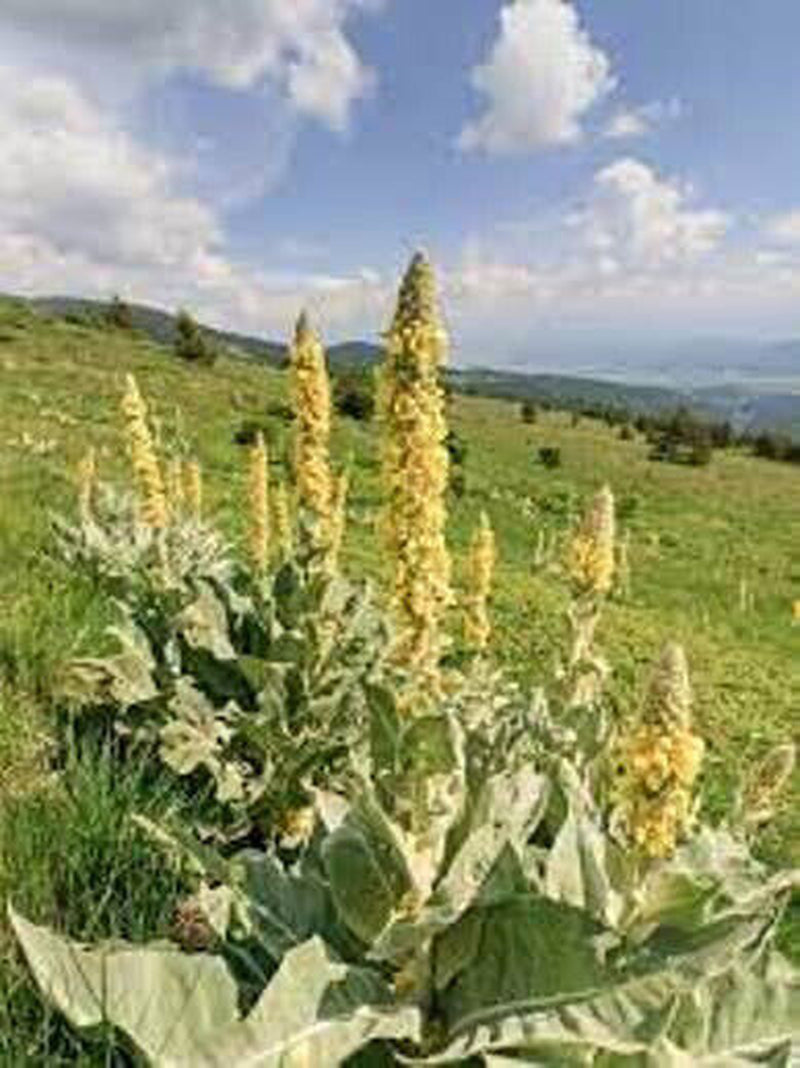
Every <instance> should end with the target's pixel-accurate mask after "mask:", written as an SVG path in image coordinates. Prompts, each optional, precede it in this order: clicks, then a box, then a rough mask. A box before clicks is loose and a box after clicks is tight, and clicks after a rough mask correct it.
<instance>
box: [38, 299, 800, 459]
mask: <svg viewBox="0 0 800 1068" xmlns="http://www.w3.org/2000/svg"><path fill="white" fill-rule="evenodd" d="M26 303H28V304H29V305H30V306H31V307H33V308H34V309H35V310H37V311H39V312H42V313H44V314H48V315H55V316H67V317H73V316H79V317H86V318H90V319H91V318H94V319H97V318H99V317H100V316H102V314H103V313H104V311H105V309H106V308H107V304H106V303H104V302H102V301H98V300H88V299H82V298H77V297H59V296H56V297H37V298H33V299H29V300H27V301H26ZM129 307H130V309H131V315H132V319H133V324H134V326H135V327H136V328H137V329H138V330H141V331H142V332H143V333H144V334H146V335H147V336H148V337H150V338H152V339H153V341H156V342H158V343H160V344H165V345H169V344H170V343H171V342H172V340H173V338H174V336H175V316H174V315H172V314H170V313H169V312H166V311H163V310H161V309H159V308H153V307H150V306H148V305H144V304H130V305H129ZM203 329H204V330H205V331H206V332H207V333H208V334H209V335H210V336H211V337H212V338H214V339H215V340H216V341H217V342H219V343H220V344H221V345H222V346H224V347H225V348H227V349H228V351H229V352H231V353H232V354H234V355H238V356H240V357H242V358H243V359H252V360H262V361H263V362H264V363H267V364H269V365H271V366H273V367H283V366H285V364H286V360H287V357H288V348H287V346H286V345H285V344H283V343H281V342H276V341H269V340H265V339H262V338H257V337H252V336H250V335H247V334H239V333H236V332H235V331H229V330H217V329H214V328H213V327H208V326H203ZM381 358H382V350H381V348H380V346H378V345H375V344H372V343H371V342H367V341H359V340H354V341H345V342H341V343H339V344H336V345H332V346H330V348H329V349H328V360H329V363H330V366H331V368H332V370H333V371H334V372H337V371H360V370H365V369H367V368H369V367H373V366H374V365H375V364H377V363H378V362H379V361H380V360H381ZM537 362H538V361H537ZM540 366H541V364H540ZM449 379H450V382H451V384H452V386H453V388H454V389H455V390H457V391H458V392H463V393H472V394H478V395H482V396H490V397H498V398H504V399H508V400H518V401H523V400H531V401H540V402H549V403H551V404H553V405H555V406H558V405H563V406H565V407H574V406H576V405H578V406H580V405H584V404H585V405H595V406H596V405H601V406H613V407H618V408H627V409H629V410H630V411H631V412H633V413H644V414H651V413H655V412H661V411H669V410H671V409H675V408H677V407H679V406H686V407H688V408H691V409H693V410H694V411H696V412H697V413H698V414H701V415H706V416H713V417H715V418H717V419H728V420H730V421H731V422H732V423H733V425H734V426H735V427H736V428H737V430H763V429H779V430H784V431H787V432H788V433H791V434H793V435H795V436H797V437H798V438H800V341H796V340H790V341H783V342H773V343H768V344H759V343H758V342H749V341H742V340H737V339H725V338H699V339H695V340H689V341H686V342H685V343H682V344H679V345H676V346H674V347H672V348H667V347H664V346H662V347H660V348H659V347H658V346H653V347H652V348H651V349H647V350H646V351H645V350H644V349H643V350H642V351H641V352H640V353H638V354H636V355H635V356H634V355H633V354H631V355H628V356H617V357H616V358H614V359H612V357H611V354H610V353H603V352H602V351H598V352H597V354H596V358H595V359H594V360H593V361H592V363H591V365H590V366H586V367H585V368H584V369H582V370H581V371H579V372H578V373H577V374H575V373H573V374H570V375H564V374H560V373H555V372H547V373H545V372H539V371H536V370H534V369H533V368H531V369H530V370H503V369H495V368H488V367H469V368H454V369H452V370H451V371H450V372H449Z"/></svg>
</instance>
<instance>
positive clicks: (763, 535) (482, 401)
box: [0, 302, 800, 851]
mask: <svg viewBox="0 0 800 1068" xmlns="http://www.w3.org/2000/svg"><path fill="white" fill-rule="evenodd" d="M127 372H134V373H135V374H136V375H137V378H138V380H139V382H140V385H141V388H142V390H143V392H144V393H145V394H146V395H147V396H148V398H150V399H151V401H152V404H153V408H154V410H155V413H156V415H157V416H158V418H159V420H160V422H161V427H162V438H163V441H164V445H165V447H168V446H169V444H170V442H171V441H173V440H177V438H178V435H179V433H180V434H181V435H183V436H184V437H185V438H187V439H188V444H189V446H190V447H191V449H192V451H194V452H196V453H197V455H198V456H199V457H200V459H201V461H202V464H203V468H204V471H205V474H206V499H207V506H208V510H209V512H210V513H211V514H213V515H214V516H216V517H217V519H218V521H219V523H220V524H221V526H222V527H223V528H224V529H225V530H226V531H227V532H229V533H230V534H231V536H233V537H234V538H237V537H239V536H240V534H241V531H242V525H243V515H242V512H243V506H242V501H243V498H244V471H245V463H244V459H245V458H244V456H243V455H242V450H241V448H240V447H238V446H237V445H236V444H235V443H234V434H235V432H236V429H237V427H239V425H240V424H241V423H242V422H243V421H245V420H252V419H256V420H259V421H262V422H264V423H265V425H266V426H267V429H268V432H269V434H270V437H271V439H272V449H271V455H272V457H273V463H274V465H275V468H276V469H280V468H281V467H283V466H284V464H285V457H286V455H287V453H288V447H289V437H288V435H289V432H290V431H289V429H288V427H287V426H286V424H285V423H283V422H282V421H281V420H280V418H279V417H278V416H277V415H270V414H268V410H267V409H268V405H269V404H270V402H272V401H276V400H281V399H282V398H283V397H284V391H285V376H284V375H282V374H280V373H279V372H277V371H275V370H274V369H272V368H270V367H269V366H265V365H264V364H261V363H259V364H257V363H254V362H250V361H244V360H232V359H228V358H223V359H221V360H220V361H219V362H218V364H217V365H216V366H215V367H214V368H212V369H204V368H193V367H188V366H186V365H183V364H181V363H180V362H178V361H176V360H175V359H174V358H173V357H172V356H171V355H170V353H169V352H168V351H165V350H164V349H163V348H162V347H160V346H158V345H156V344H154V343H153V342H152V341H151V340H149V339H147V338H145V337H131V336H128V335H125V334H124V333H120V332H114V331H101V330H97V329H93V328H88V327H83V326H79V325H75V324H71V323H67V322H53V321H46V320H43V319H41V318H40V317H38V316H36V315H34V314H33V313H32V311H31V310H30V309H29V308H26V307H25V306H24V305H21V304H8V303H5V304H3V303H2V302H0V427H2V433H1V434H0V495H1V496H0V499H2V501H3V507H2V509H0V782H1V783H3V788H4V789H9V788H11V787H12V786H13V784H17V785H19V784H24V781H25V779H26V776H28V775H29V774H31V767H32V766H35V761H34V764H33V765H32V764H31V762H30V760H31V756H30V754H31V752H32V751H34V750H35V746H36V740H37V736H38V732H39V729H40V726H41V724H42V723H43V722H45V721H46V720H45V719H44V718H43V717H46V715H47V712H48V709H49V703H48V693H49V692H50V689H51V687H52V684H53V681H54V679H55V677H56V674H57V671H58V666H59V664H60V662H61V661H62V660H63V658H64V657H65V656H67V655H73V654H76V653H78V652H93V651H95V650H96V648H97V645H98V642H99V641H100V640H101V633H102V630H103V626H104V625H105V623H106V622H107V619H108V615H107V606H106V605H105V603H104V602H99V601H98V600H97V598H96V595H95V592H94V590H93V589H92V588H91V587H90V586H88V585H87V584H86V583H85V582H83V581H82V580H81V579H80V578H77V577H75V576H73V575H71V574H70V573H69V572H68V571H67V570H66V569H65V568H64V567H63V566H62V565H61V564H60V563H59V562H58V561H57V560H54V559H53V558H52V554H51V549H52V544H51V540H50V536H49V531H48V523H49V514H50V512H51V511H52V510H54V509H57V510H69V509H70V508H71V507H72V500H73V495H74V491H73V483H72V472H73V471H74V468H75V465H76V463H77V461H78V459H79V457H80V456H81V455H82V454H83V453H84V452H85V450H86V448H87V447H88V446H89V445H90V444H91V445H94V446H96V447H97V449H98V451H99V457H100V464H101V470H102V473H103V475H104V476H106V477H125V472H126V470H127V463H126V459H125V455H124V449H123V445H122V441H121V436H120V421H119V416H118V408H119V399H120V396H121V392H122V388H123V382H124V375H125V373H127ZM178 408H179V409H180V413H181V419H180V423H179V424H176V422H175V413H176V409H178ZM451 419H452V423H453V426H454V427H455V429H456V430H457V432H458V434H459V435H461V437H462V438H463V439H464V441H465V442H466V445H467V448H468V455H467V460H466V480H467V481H466V486H467V491H466V494H465V495H464V496H463V497H462V498H460V499H457V500H454V501H453V507H452V515H451V523H450V540H451V543H452V546H453V550H454V552H455V553H456V554H457V555H459V554H461V553H462V552H463V549H464V546H465V545H466V542H467V539H468V537H469V534H470V531H471V529H472V527H473V525H474V523H475V522H476V520H477V517H478V515H479V513H480V511H481V510H483V509H485V510H486V511H487V512H488V513H489V515H490V517H491V519H492V522H493V524H494V526H495V528H496V530H497V533H498V541H499V549H500V560H501V562H500V567H499V574H498V582H497V593H496V597H495V604H494V614H495V618H496V625H497V642H498V645H499V650H500V654H501V657H502V659H503V660H504V661H505V662H506V664H507V665H508V666H509V668H510V669H511V670H512V671H513V672H514V673H515V674H517V675H519V676H520V677H522V678H527V679H535V678H536V677H537V675H538V674H539V673H540V672H541V671H542V670H543V668H545V669H548V670H549V665H550V664H551V662H552V657H553V656H554V655H555V653H556V651H557V649H558V647H559V643H560V640H561V638H562V636H563V634H564V626H563V615H562V613H563V610H564V608H565V605H566V599H565V592H564V589H563V587H562V585H561V583H560V580H559V578H558V575H557V573H556V570H555V569H554V565H555V563H556V559H555V558H554V559H553V560H552V561H550V562H549V564H547V563H546V564H545V565H544V566H539V567H537V566H535V564H534V558H535V550H536V545H537V541H538V539H539V538H540V536H544V537H546V538H559V537H562V536H563V534H564V532H565V530H566V529H567V525H568V523H569V521H570V518H571V517H572V516H573V515H574V514H575V512H576V510H577V509H578V507H579V506H580V504H581V502H582V501H583V500H584V499H585V498H586V497H587V495H588V494H589V493H591V492H592V491H594V490H595V489H596V488H597V487H598V486H599V485H600V484H602V483H603V482H606V481H608V482H610V484H611V485H612V486H613V487H614V490H615V492H616V494H617V498H618V501H619V503H620V511H621V516H622V521H623V524H624V525H625V526H626V527H627V528H628V529H629V530H630V533H631V543H632V550H631V556H632V566H633V593H632V595H631V597H630V598H628V599H625V600H621V601H618V602H615V603H614V604H612V605H611V606H610V609H609V611H608V613H607V615H606V617H605V621H604V625H603V629H602V633H601V635H600V642H601V644H602V646H603V647H604V648H605V650H606V652H607V655H608V657H609V660H610V661H611V663H612V664H613V666H614V669H615V674H614V677H613V681H612V688H613V692H614V694H615V696H616V698H617V700H618V702H619V704H620V707H621V708H622V709H626V708H627V709H629V708H632V707H633V705H634V702H635V698H636V693H635V690H634V686H635V683H634V680H639V679H641V676H642V669H643V666H644V665H645V663H646V662H649V661H650V660H652V658H653V657H654V655H655V654H656V652H657V650H658V649H659V647H660V645H661V644H662V643H663V641H665V640H666V639H667V638H670V637H674V638H677V639H678V640H681V641H683V642H684V643H685V644H686V646H687V648H688V650H689V652H690V656H691V661H692V667H693V672H694V678H695V685H696V690H697V706H698V720H699V724H700V727H701V729H702V731H703V733H704V734H705V736H706V738H707V739H708V740H709V742H710V745H711V756H710V759H709V761H708V763H707V777H708V783H709V802H710V804H711V805H712V806H714V805H716V804H718V803H719V801H720V798H721V796H722V795H723V794H724V793H725V792H726V791H729V790H730V786H731V782H732V777H733V774H734V772H735V771H737V770H738V769H740V768H741V767H743V766H744V765H746V764H748V763H750V761H752V760H754V759H756V758H757V757H759V756H760V755H761V754H762V753H763V752H764V750H765V748H766V747H767V746H768V745H769V744H770V743H771V742H774V741H776V740H777V739H781V738H783V737H785V736H786V735H787V734H789V733H791V732H792V730H793V729H795V730H796V725H797V724H796V712H797V706H796V701H797V693H798V692H800V664H799V663H798V657H797V648H798V637H799V632H798V630H797V628H793V627H792V625H791V603H792V601H793V600H795V599H800V557H798V536H797V535H798V528H797V501H798V499H800V472H799V471H798V470H797V469H796V468H792V467H790V466H788V465H781V464H770V463H766V462H762V461H758V460H754V459H751V458H749V457H746V456H744V455H741V454H738V453H735V452H733V453H729V454H728V453H726V454H721V455H719V456H718V457H716V458H715V460H714V462H713V464H712V465H711V467H709V468H706V469H689V468H684V467H671V466H668V465H657V464H652V463H650V462H648V460H647V448H646V446H645V444H644V443H643V442H640V441H634V442H622V441H620V440H618V438H617V437H616V436H615V435H614V434H613V433H612V432H611V431H609V430H608V429H607V428H606V427H604V426H601V425H600V424H598V423H595V422H593V421H591V420H585V421H584V422H583V423H582V424H581V425H580V426H579V427H577V428H573V427H571V426H570V422H569V419H568V418H566V417H565V416H563V415H559V414H558V413H545V414H543V415H542V416H541V417H540V419H539V421H538V422H537V423H536V424H535V425H534V426H524V425H523V424H522V423H521V422H520V420H519V417H518V413H517V409H516V406H515V405H512V404H509V403H506V402H503V401H500V400H494V399H488V398H473V397H456V398H455V399H454V401H453V404H452V411H451ZM543 445H552V446H556V447H558V448H560V449H561V450H562V455H563V466H562V468H561V469H560V470H555V471H547V470H545V469H544V468H543V467H541V466H540V465H539V464H538V463H537V461H536V456H537V453H538V449H539V448H540V447H541V446H543ZM335 455H336V457H337V458H338V460H339V462H340V463H342V464H344V463H349V464H350V467H351V474H352V479H353V491H352V496H351V502H350V515H349V526H348V534H347V559H348V561H349V563H350V564H351V565H353V566H356V567H357V568H359V569H363V570H366V571H367V572H368V573H371V574H373V575H375V576H377V577H380V575H381V568H382V559H381V553H380V548H379V546H378V544H377V543H376V539H375V533H374V529H375V523H374V516H375V508H376V506H377V505H378V504H379V500H380V495H379V486H378V470H377V460H376V440H375V432H374V429H373V428H371V427H369V426H367V425H365V424H361V423H353V422H349V421H348V422H345V423H343V424H340V425H339V426H338V427H337V430H336V442H335ZM551 565H552V566H551ZM790 830H791V824H790V820H789V815H788V813H787V814H786V815H785V816H784V818H783V820H782V821H780V822H779V823H778V824H777V825H776V829H775V833H774V837H773V840H772V845H773V848H775V849H776V850H781V851H785V850H786V849H787V843H788V842H789V840H790Z"/></svg>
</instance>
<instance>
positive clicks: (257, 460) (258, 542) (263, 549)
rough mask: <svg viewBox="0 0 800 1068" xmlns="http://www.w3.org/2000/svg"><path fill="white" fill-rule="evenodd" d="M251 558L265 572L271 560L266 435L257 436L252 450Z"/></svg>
mask: <svg viewBox="0 0 800 1068" xmlns="http://www.w3.org/2000/svg"><path fill="white" fill-rule="evenodd" d="M249 500H250V558H251V560H252V562H253V567H254V568H255V569H256V571H264V570H265V569H266V567H267V563H268V560H269V489H268V457H267V446H266V444H265V442H264V435H263V434H261V433H259V434H258V435H257V436H256V441H255V444H254V445H253V448H252V449H251V450H250V477H249Z"/></svg>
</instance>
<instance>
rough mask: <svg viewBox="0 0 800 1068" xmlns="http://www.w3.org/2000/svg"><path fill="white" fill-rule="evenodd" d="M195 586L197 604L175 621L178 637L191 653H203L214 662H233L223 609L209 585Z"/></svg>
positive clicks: (193, 604)
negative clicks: (209, 655) (183, 640)
mask: <svg viewBox="0 0 800 1068" xmlns="http://www.w3.org/2000/svg"><path fill="white" fill-rule="evenodd" d="M198 585H199V588H198V592H197V598H196V600H195V601H193V602H192V603H191V604H190V605H189V606H188V607H187V608H185V609H184V610H183V612H182V613H181V614H180V616H179V617H178V619H177V624H178V626H179V628H180V630H181V633H182V634H183V637H184V639H185V641H186V643H187V645H188V646H189V647H190V648H191V649H203V650H205V651H206V652H208V653H210V654H211V656H213V657H214V659H215V660H233V659H235V657H236V651H235V649H234V648H233V646H232V645H231V641H230V637H229V635H228V617H227V614H226V612H225V606H224V605H223V604H222V602H221V601H220V600H219V598H218V597H217V595H216V594H215V592H214V590H213V589H212V588H211V586H210V585H209V584H208V583H206V582H201V583H199V584H198Z"/></svg>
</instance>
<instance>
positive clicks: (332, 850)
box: [322, 796, 413, 943]
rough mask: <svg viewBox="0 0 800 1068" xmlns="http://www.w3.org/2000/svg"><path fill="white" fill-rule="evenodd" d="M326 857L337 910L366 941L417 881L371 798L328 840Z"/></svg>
mask: <svg viewBox="0 0 800 1068" xmlns="http://www.w3.org/2000/svg"><path fill="white" fill-rule="evenodd" d="M322 858H323V862H324V865H325V870H326V873H327V876H328V879H329V880H330V885H331V891H332V893H333V897H334V901H335V902H336V908H337V910H338V912H339V914H340V915H341V917H342V919H343V920H344V922H345V923H346V924H347V926H348V927H349V928H350V930H351V931H353V933H354V934H356V935H357V936H358V937H359V938H360V939H361V940H362V941H364V942H367V943H371V942H373V941H374V940H375V939H376V938H377V936H378V935H379V934H380V932H381V931H382V930H383V929H384V928H385V927H386V926H387V924H388V923H389V922H390V920H391V918H392V914H393V912H394V911H395V909H396V908H397V906H398V905H399V903H400V901H401V900H402V899H403V897H404V896H405V895H406V894H407V893H408V892H409V891H410V890H411V889H412V886H413V882H412V879H411V875H410V873H409V867H408V864H407V863H406V859H405V857H404V853H403V848H402V844H401V842H400V841H399V840H398V838H397V836H396V834H395V832H394V829H393V828H392V826H391V824H390V823H389V821H388V820H387V818H386V817H385V815H384V814H383V812H382V811H381V809H380V808H379V807H378V805H377V803H376V802H375V801H374V800H372V799H371V798H369V797H366V796H363V797H361V798H360V799H359V800H358V801H357V802H356V803H355V804H354V805H353V806H352V808H351V809H350V811H349V812H348V814H347V816H346V817H345V819H344V820H343V822H342V823H341V824H340V826H339V827H338V828H337V829H336V830H335V831H333V833H332V834H331V835H329V837H328V838H327V839H326V840H325V842H324V844H323V847H322Z"/></svg>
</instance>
